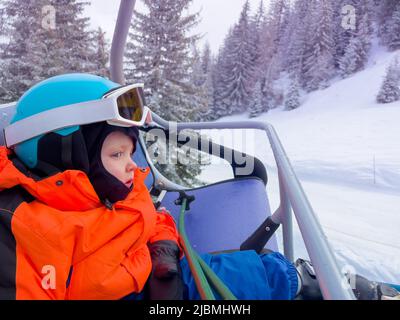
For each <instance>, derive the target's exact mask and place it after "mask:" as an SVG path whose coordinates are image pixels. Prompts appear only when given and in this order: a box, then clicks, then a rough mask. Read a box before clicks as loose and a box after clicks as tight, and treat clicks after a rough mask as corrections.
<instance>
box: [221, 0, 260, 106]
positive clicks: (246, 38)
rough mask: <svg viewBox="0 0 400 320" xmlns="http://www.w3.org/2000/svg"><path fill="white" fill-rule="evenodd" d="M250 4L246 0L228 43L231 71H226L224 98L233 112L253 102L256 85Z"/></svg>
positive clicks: (228, 67)
mask: <svg viewBox="0 0 400 320" xmlns="http://www.w3.org/2000/svg"><path fill="white" fill-rule="evenodd" d="M249 11H250V5H249V2H248V1H246V2H245V4H244V5H243V9H242V12H241V14H240V19H239V22H238V23H237V24H236V25H235V26H234V28H233V32H232V37H231V38H230V40H229V41H228V43H227V45H226V49H227V50H226V51H224V52H225V53H226V54H227V56H226V60H225V61H226V63H227V65H226V66H225V69H226V70H230V72H229V73H228V72H227V73H225V81H224V83H225V89H226V93H225V95H224V98H225V99H226V100H227V101H228V103H229V104H230V105H231V108H232V111H233V113H240V112H244V111H246V110H247V108H248V104H249V103H250V102H251V101H250V100H251V93H252V87H253V85H254V76H255V68H254V65H253V54H252V50H253V48H252V46H251V41H250V39H251V36H250V23H249Z"/></svg>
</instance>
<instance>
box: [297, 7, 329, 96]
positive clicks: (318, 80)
mask: <svg viewBox="0 0 400 320" xmlns="http://www.w3.org/2000/svg"><path fill="white" fill-rule="evenodd" d="M311 9H312V11H311V12H312V22H311V25H310V30H313V36H312V38H311V44H310V45H309V50H308V52H307V58H306V60H305V63H304V70H303V74H304V79H303V81H304V84H303V85H304V87H305V88H306V89H308V90H309V91H312V90H316V89H319V88H325V87H326V86H327V82H328V80H330V79H331V78H332V77H333V75H334V52H335V47H334V41H333V26H334V25H333V10H332V3H331V2H330V1H329V0H320V1H315V0H314V1H312V7H311Z"/></svg>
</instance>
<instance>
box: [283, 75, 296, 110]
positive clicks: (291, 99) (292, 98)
mask: <svg viewBox="0 0 400 320" xmlns="http://www.w3.org/2000/svg"><path fill="white" fill-rule="evenodd" d="M299 106H300V93H299V82H298V80H297V79H294V80H292V82H291V84H290V87H289V92H288V94H287V96H286V99H285V110H293V109H296V108H298V107H299Z"/></svg>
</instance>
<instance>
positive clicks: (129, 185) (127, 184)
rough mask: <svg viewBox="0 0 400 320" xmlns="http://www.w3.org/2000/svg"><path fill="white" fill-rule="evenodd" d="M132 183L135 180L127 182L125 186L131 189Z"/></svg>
mask: <svg viewBox="0 0 400 320" xmlns="http://www.w3.org/2000/svg"><path fill="white" fill-rule="evenodd" d="M132 182H133V180H132V179H129V180H128V181H126V182H125V185H126V186H127V187H128V188H130V187H131V185H132Z"/></svg>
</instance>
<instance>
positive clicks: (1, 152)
mask: <svg viewBox="0 0 400 320" xmlns="http://www.w3.org/2000/svg"><path fill="white" fill-rule="evenodd" d="M148 173H149V168H146V169H143V168H137V169H136V170H135V172H134V180H133V183H134V186H135V187H134V189H133V190H132V191H131V192H130V193H129V194H128V196H127V197H126V198H125V199H124V200H121V201H118V202H117V203H121V204H122V205H123V204H124V203H135V202H133V201H131V200H133V199H134V198H135V195H136V194H138V193H139V192H140V191H141V190H142V189H143V188H146V185H145V184H144V180H145V179H146V176H147V175H148ZM16 186H21V187H22V188H24V189H25V190H26V191H27V192H29V193H30V194H31V195H32V196H33V197H35V198H36V199H37V200H39V201H41V202H43V203H45V204H46V205H48V206H50V207H52V208H54V209H57V210H62V211H85V210H90V209H94V208H98V207H102V206H104V204H103V203H102V202H101V201H100V199H99V197H98V195H97V193H96V191H95V189H94V188H93V185H92V184H91V182H90V180H89V178H88V176H87V175H86V173H84V172H83V171H80V170H65V171H63V172H60V173H57V174H54V175H52V176H50V177H47V178H43V179H41V180H39V179H38V178H37V177H35V176H34V175H33V174H31V173H30V172H29V171H26V168H25V167H24V165H23V164H22V163H21V162H20V161H19V160H18V158H16V157H15V155H14V154H13V152H12V151H11V150H10V149H7V148H6V147H4V146H1V147H0V191H2V190H4V189H11V188H13V187H16Z"/></svg>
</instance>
